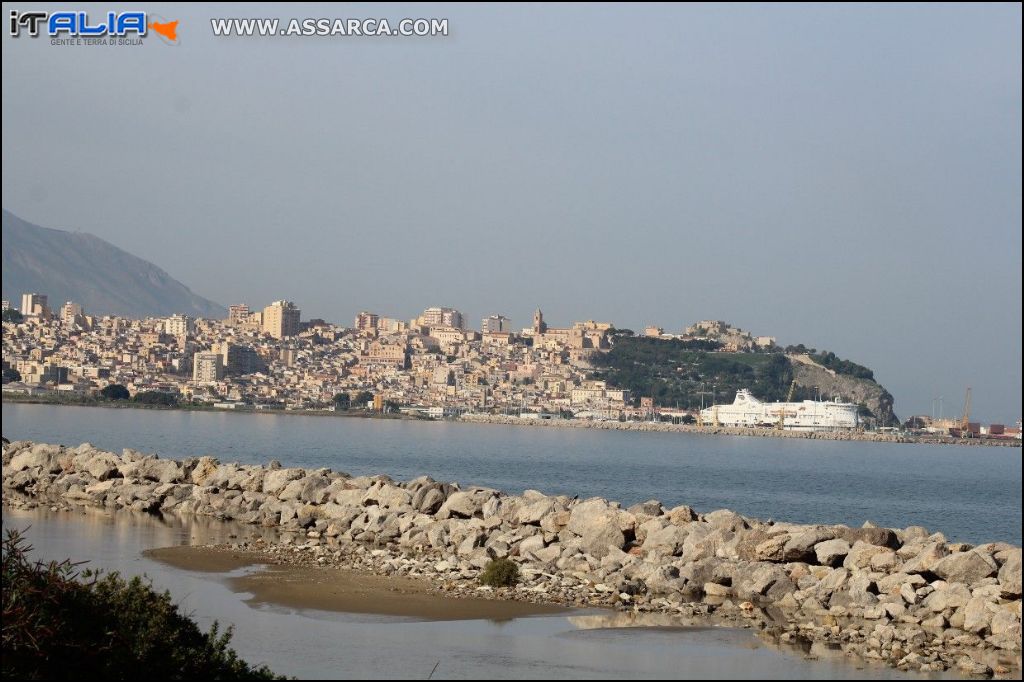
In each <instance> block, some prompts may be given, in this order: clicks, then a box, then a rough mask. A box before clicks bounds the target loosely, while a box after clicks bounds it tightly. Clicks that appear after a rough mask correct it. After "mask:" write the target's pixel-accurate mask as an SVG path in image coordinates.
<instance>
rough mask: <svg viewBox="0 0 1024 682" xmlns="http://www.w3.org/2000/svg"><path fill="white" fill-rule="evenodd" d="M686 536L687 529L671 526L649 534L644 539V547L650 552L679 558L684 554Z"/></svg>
mask: <svg viewBox="0 0 1024 682" xmlns="http://www.w3.org/2000/svg"><path fill="white" fill-rule="evenodd" d="M652 521H653V519H652ZM686 536H687V532H686V530H685V529H683V528H680V527H679V526H676V525H672V524H669V525H667V526H665V527H664V528H661V529H660V530H656V531H654V532H650V533H648V534H647V536H646V538H645V539H644V545H643V547H644V549H645V550H647V551H649V552H657V553H659V554H666V555H670V556H679V555H680V554H682V551H683V543H684V542H686Z"/></svg>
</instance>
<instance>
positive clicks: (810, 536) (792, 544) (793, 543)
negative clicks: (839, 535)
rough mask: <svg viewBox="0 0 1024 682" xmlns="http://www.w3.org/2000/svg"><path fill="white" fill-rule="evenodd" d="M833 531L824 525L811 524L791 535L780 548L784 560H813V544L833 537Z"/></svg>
mask: <svg viewBox="0 0 1024 682" xmlns="http://www.w3.org/2000/svg"><path fill="white" fill-rule="evenodd" d="M835 536H836V534H835V531H833V530H832V529H829V528H826V527H824V526H812V527H810V528H807V529H805V530H803V531H800V532H798V533H797V534H796V535H794V536H793V537H791V538H790V539H789V541H788V542H786V546H785V547H784V548H783V550H782V557H783V560H784V561H808V562H810V561H814V560H815V559H816V557H815V553H814V546H815V545H817V544H818V543H819V542H824V541H826V540H831V539H833V538H835Z"/></svg>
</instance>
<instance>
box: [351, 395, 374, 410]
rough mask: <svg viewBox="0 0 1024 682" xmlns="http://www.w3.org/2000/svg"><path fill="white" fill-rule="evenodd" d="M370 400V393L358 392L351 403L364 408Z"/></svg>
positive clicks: (371, 398)
mask: <svg viewBox="0 0 1024 682" xmlns="http://www.w3.org/2000/svg"><path fill="white" fill-rule="evenodd" d="M371 400H373V394H372V393H370V392H369V391H359V393H356V397H355V400H353V402H354V403H355V404H356V407H366V403H368V402H370V401H371Z"/></svg>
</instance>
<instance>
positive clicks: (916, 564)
mask: <svg viewBox="0 0 1024 682" xmlns="http://www.w3.org/2000/svg"><path fill="white" fill-rule="evenodd" d="M947 556H949V550H948V549H947V548H946V543H944V542H928V543H925V544H923V545H921V546H920V549H919V550H918V551H917V554H915V555H914V556H913V558H910V559H909V560H908V561H907V562H906V563H905V564H904V565H903V572H904V573H931V572H932V568H933V567H934V566H935V564H937V563H939V562H940V561H942V560H943V559H944V558H946V557H947Z"/></svg>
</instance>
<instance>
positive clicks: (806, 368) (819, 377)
mask: <svg viewBox="0 0 1024 682" xmlns="http://www.w3.org/2000/svg"><path fill="white" fill-rule="evenodd" d="M787 357H788V359H789V362H790V365H791V367H792V368H793V379H794V380H795V381H796V383H797V386H802V387H804V388H806V389H814V387H817V388H818V389H819V390H820V391H821V395H822V397H823V398H824V397H831V396H839V397H840V398H842V399H843V400H845V401H848V402H851V403H858V404H863V405H865V406H866V407H867V408H868V409H869V410H871V414H873V415H874V416H875V417H876V418H877V419H879V420H880V423H882V424H886V425H890V426H891V425H895V424H897V423H898V419H897V417H896V414H895V413H894V412H893V397H892V394H891V393H889V391H887V390H885V387H884V386H882V385H880V384H879V383H877V382H876V381H874V380H872V379H860V378H857V377H853V376H849V375H846V374H839V373H837V372H835V371H834V370H831V369H828V368H827V367H823V366H822V365H820V364H818V363H817V362H815V361H814V360H812V359H811V357H810V356H808V355H788V356H787Z"/></svg>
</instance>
